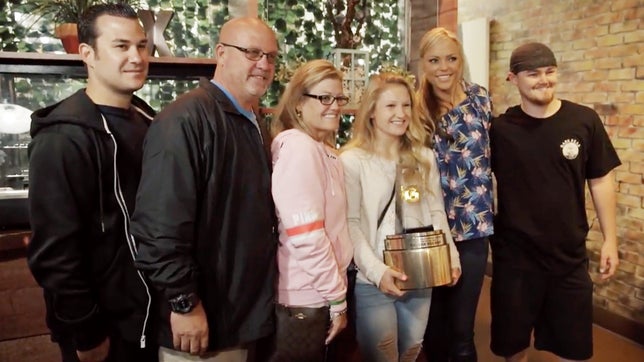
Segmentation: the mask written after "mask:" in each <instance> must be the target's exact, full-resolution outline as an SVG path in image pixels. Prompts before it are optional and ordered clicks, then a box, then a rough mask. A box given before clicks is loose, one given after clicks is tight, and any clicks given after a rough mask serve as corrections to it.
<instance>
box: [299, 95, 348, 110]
mask: <svg viewBox="0 0 644 362" xmlns="http://www.w3.org/2000/svg"><path fill="white" fill-rule="evenodd" d="M303 95H305V96H307V97H311V98H315V99H317V100H318V101H320V103H322V104H323V105H325V106H330V105H332V104H333V102H338V105H339V106H340V107H342V106H346V105H347V104H348V103H349V97H347V96H332V95H330V94H321V95H315V94H308V93H304V94H303Z"/></svg>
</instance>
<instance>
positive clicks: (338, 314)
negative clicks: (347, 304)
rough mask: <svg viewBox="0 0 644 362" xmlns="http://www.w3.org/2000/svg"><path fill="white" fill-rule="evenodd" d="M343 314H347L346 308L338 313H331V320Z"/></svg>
mask: <svg viewBox="0 0 644 362" xmlns="http://www.w3.org/2000/svg"><path fill="white" fill-rule="evenodd" d="M343 314H347V308H344V309H343V310H341V311H338V312H331V320H333V319H336V318H338V317H340V316H341V315H343Z"/></svg>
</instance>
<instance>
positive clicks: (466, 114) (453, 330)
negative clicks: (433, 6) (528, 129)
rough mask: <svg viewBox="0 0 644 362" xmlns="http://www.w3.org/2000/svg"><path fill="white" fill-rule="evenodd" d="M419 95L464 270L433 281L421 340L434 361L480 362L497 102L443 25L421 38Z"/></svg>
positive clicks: (429, 358)
mask: <svg viewBox="0 0 644 362" xmlns="http://www.w3.org/2000/svg"><path fill="white" fill-rule="evenodd" d="M419 49H420V55H421V61H422V65H421V67H422V70H423V76H422V78H421V84H420V90H419V96H420V98H421V100H420V103H421V107H423V108H424V110H425V114H426V115H427V121H426V124H425V125H426V128H427V129H428V131H429V134H430V135H432V134H433V135H434V137H433V138H432V137H428V143H429V144H431V145H433V148H434V152H435V153H436V157H437V159H438V166H439V170H440V175H441V186H442V188H443V196H444V197H445V211H446V213H447V219H448V222H449V225H450V229H451V233H452V236H453V238H454V241H455V242H456V247H457V248H458V251H459V254H460V258H461V268H462V276H461V279H460V281H459V283H458V284H456V285H455V286H453V287H439V288H434V292H433V296H432V307H431V311H430V316H429V323H428V327H427V331H426V333H425V340H424V342H423V345H424V349H425V353H426V355H427V357H428V360H430V361H438V362H441V361H476V360H477V356H476V348H475V346H474V320H475V314H476V307H477V304H478V299H479V294H480V292H481V286H482V283H483V276H484V274H485V267H486V264H487V255H488V240H487V237H488V236H490V235H492V233H493V226H492V218H493V213H492V205H493V196H492V176H491V169H490V142H489V136H488V129H489V126H490V119H491V103H490V98H489V96H488V94H487V90H485V88H483V87H481V86H479V85H477V84H471V83H468V82H466V81H465V80H464V79H463V67H464V62H465V59H464V55H463V48H462V46H461V43H460V42H459V40H458V38H457V37H456V35H455V34H453V33H452V32H450V31H448V30H446V29H444V28H434V29H432V30H430V31H428V32H427V33H426V34H425V35H424V36H423V38H422V39H421V42H420V47H419Z"/></svg>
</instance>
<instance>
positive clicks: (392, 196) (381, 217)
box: [377, 184, 396, 228]
mask: <svg viewBox="0 0 644 362" xmlns="http://www.w3.org/2000/svg"><path fill="white" fill-rule="evenodd" d="M395 194H396V184H394V188H393V189H392V190H391V196H390V197H389V201H387V205H385V208H384V210H382V212H381V213H380V216H378V226H377V228H379V227H380V224H382V219H384V218H385V214H386V213H387V210H389V205H391V200H393V199H394V195H395Z"/></svg>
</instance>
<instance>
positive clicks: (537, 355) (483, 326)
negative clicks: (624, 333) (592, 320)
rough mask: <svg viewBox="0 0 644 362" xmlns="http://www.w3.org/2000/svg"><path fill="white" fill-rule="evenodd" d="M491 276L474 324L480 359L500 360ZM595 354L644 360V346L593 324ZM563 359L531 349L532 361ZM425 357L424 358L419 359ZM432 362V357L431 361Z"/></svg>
mask: <svg viewBox="0 0 644 362" xmlns="http://www.w3.org/2000/svg"><path fill="white" fill-rule="evenodd" d="M489 290H490V278H488V277H486V278H485V281H484V285H483V291H482V292H481V298H480V300H479V306H478V311H477V315H476V325H475V327H474V333H475V336H474V340H475V343H476V349H477V352H478V355H479V362H498V361H503V359H502V358H500V357H497V356H495V355H494V354H492V351H490V347H489V346H490V294H489ZM593 338H594V346H595V350H594V356H593V358H592V359H591V361H593V362H644V346H641V345H639V344H636V343H635V342H632V341H630V340H628V339H625V338H623V337H621V336H619V335H617V334H615V333H613V332H611V331H609V330H606V329H604V328H602V327H599V326H597V325H595V326H594V327H593ZM558 360H559V359H558V358H557V357H556V356H555V355H553V354H552V353H549V352H541V351H537V350H535V349H533V348H531V349H530V351H529V353H528V361H530V362H555V361H558ZM419 361H424V359H422V360H421V359H419ZM429 362H431V361H429Z"/></svg>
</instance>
